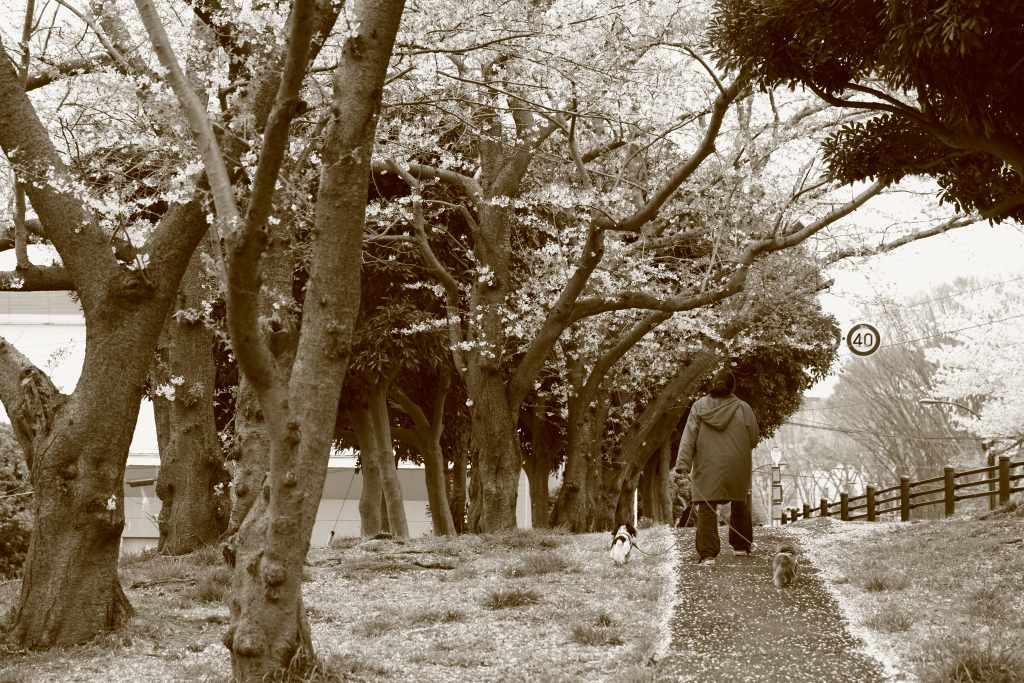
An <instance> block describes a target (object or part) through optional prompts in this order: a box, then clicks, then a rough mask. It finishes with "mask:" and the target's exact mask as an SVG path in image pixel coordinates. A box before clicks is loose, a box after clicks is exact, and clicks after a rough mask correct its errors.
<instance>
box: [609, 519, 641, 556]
mask: <svg viewBox="0 0 1024 683" xmlns="http://www.w3.org/2000/svg"><path fill="white" fill-rule="evenodd" d="M635 545H636V529H634V528H633V525H632V524H620V525H619V526H618V527H617V528H616V529H615V531H613V532H612V549H611V553H610V554H611V556H612V560H614V561H615V564H629V555H630V553H632V552H633V546H635Z"/></svg>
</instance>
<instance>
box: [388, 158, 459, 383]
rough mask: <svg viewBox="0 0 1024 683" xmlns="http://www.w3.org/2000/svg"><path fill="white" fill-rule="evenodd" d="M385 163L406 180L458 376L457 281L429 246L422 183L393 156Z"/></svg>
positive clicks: (421, 247)
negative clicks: (439, 291)
mask: <svg viewBox="0 0 1024 683" xmlns="http://www.w3.org/2000/svg"><path fill="white" fill-rule="evenodd" d="M386 161H387V164H388V166H389V167H390V168H391V170H392V171H394V172H395V173H397V174H398V176H399V177H400V178H401V179H402V180H404V181H405V182H406V184H407V185H408V186H409V187H410V188H411V189H412V211H413V229H414V230H415V231H416V240H415V241H416V243H417V244H418V245H419V248H420V254H421V255H422V256H423V260H424V261H426V262H427V268H429V269H430V272H431V274H433V276H434V277H435V278H437V281H438V282H440V283H441V286H442V287H443V288H444V292H445V306H446V309H447V314H448V337H449V340H450V342H451V345H452V357H453V358H454V360H455V367H456V368H457V369H458V371H459V374H460V375H465V373H466V369H467V367H468V366H467V365H466V359H465V356H464V354H463V353H462V347H461V343H462V342H463V341H464V340H465V339H464V335H463V333H462V326H461V324H460V323H457V322H456V321H457V320H458V319H459V316H460V313H461V312H462V300H461V299H460V297H459V283H458V282H456V280H455V278H454V277H452V274H451V273H449V272H448V269H447V268H445V267H444V264H442V263H441V261H439V260H438V258H437V256H436V255H435V254H434V250H433V249H431V248H430V240H429V239H428V238H427V231H426V229H425V227H424V225H423V198H422V195H421V189H422V188H421V183H420V182H419V181H418V180H416V179H415V178H413V177H412V175H410V174H409V172H408V171H406V170H404V169H403V168H402V167H401V166H399V165H398V163H397V162H396V161H395V160H394V159H390V158H389V159H387V160H386Z"/></svg>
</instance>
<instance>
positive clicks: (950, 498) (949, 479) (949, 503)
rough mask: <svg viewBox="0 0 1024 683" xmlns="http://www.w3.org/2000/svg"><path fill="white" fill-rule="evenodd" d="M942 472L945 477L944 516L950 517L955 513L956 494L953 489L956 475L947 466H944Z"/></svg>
mask: <svg viewBox="0 0 1024 683" xmlns="http://www.w3.org/2000/svg"><path fill="white" fill-rule="evenodd" d="M944 472H945V477H946V516H947V517H952V516H953V514H954V513H956V497H955V496H956V492H955V489H954V488H953V482H954V479H955V477H956V475H955V474H954V473H953V468H952V467H950V466H949V465H946V467H945V469H944Z"/></svg>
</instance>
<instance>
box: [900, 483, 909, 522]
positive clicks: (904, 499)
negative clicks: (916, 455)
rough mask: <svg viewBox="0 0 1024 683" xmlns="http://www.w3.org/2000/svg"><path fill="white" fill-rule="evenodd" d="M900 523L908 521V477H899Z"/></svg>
mask: <svg viewBox="0 0 1024 683" xmlns="http://www.w3.org/2000/svg"><path fill="white" fill-rule="evenodd" d="M900 521H901V522H909V521H910V477H908V476H906V475H903V476H902V477H900Z"/></svg>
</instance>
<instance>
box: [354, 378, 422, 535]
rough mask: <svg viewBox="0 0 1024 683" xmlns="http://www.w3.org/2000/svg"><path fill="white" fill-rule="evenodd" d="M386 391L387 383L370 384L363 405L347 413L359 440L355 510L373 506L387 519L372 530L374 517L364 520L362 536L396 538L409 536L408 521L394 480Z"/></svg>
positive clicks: (392, 447) (396, 472)
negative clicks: (385, 534) (360, 479)
mask: <svg viewBox="0 0 1024 683" xmlns="http://www.w3.org/2000/svg"><path fill="white" fill-rule="evenodd" d="M387 392H388V387H387V383H384V382H378V383H372V384H371V385H370V390H369V392H368V394H367V399H368V402H367V406H366V407H365V408H354V409H352V411H351V412H350V415H351V422H352V430H353V431H354V432H355V434H356V439H357V440H358V441H359V456H360V460H361V462H362V465H363V495H362V497H361V498H360V499H359V513H360V515H362V514H363V513H364V510H365V511H366V512H367V513H372V511H373V510H374V509H375V510H377V511H378V513H379V514H380V519H381V521H383V520H384V519H387V529H384V528H383V526H381V528H379V529H377V530H376V531H374V530H373V528H374V527H375V526H376V525H375V524H372V522H375V521H376V520H372V519H371V520H368V521H369V522H371V523H368V521H367V520H364V521H363V523H362V530H363V534H364V535H369V534H374V533H377V531H388V532H389V533H391V534H394V535H395V536H397V537H399V538H409V522H408V520H407V519H406V515H405V501H404V500H403V498H402V486H401V484H400V483H399V481H398V468H397V467H396V465H395V449H394V445H393V443H392V440H391V420H390V417H389V415H388V405H387ZM368 480H369V482H368ZM368 483H369V484H370V485H369V486H367V484H368ZM382 501H383V505H382Z"/></svg>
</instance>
